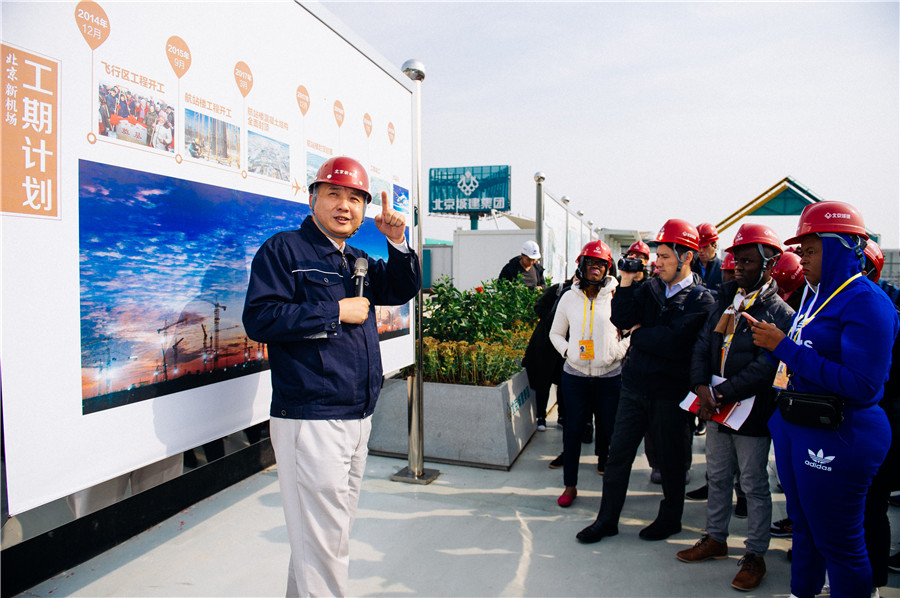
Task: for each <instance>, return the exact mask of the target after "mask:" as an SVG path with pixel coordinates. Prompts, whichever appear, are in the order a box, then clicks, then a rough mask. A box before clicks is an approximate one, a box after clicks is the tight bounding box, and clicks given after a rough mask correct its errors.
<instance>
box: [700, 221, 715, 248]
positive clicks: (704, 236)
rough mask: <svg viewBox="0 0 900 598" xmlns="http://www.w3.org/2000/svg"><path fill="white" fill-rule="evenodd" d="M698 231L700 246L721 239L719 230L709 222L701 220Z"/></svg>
mask: <svg viewBox="0 0 900 598" xmlns="http://www.w3.org/2000/svg"><path fill="white" fill-rule="evenodd" d="M697 233H698V234H699V235H700V247H706V246H707V245H710V244H712V243H715V242H716V241H718V240H719V231H717V230H716V227H715V226H713V225H712V224H710V223H709V222H701V223H700V224H699V225H698V226H697Z"/></svg>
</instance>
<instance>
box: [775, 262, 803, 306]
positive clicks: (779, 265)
mask: <svg viewBox="0 0 900 598" xmlns="http://www.w3.org/2000/svg"><path fill="white" fill-rule="evenodd" d="M772 278H774V279H775V282H777V283H778V294H779V295H781V298H782V299H784V298H785V297H787V296H788V295H790V294H791V293H793V292H794V291H796V290H797V288H798V287H800V285H801V284H803V268H802V267H801V266H800V256H799V255H797V254H796V253H794V252H793V251H785V252H784V253H782V254H781V257H780V258H778V262H776V264H775V267H774V268H772Z"/></svg>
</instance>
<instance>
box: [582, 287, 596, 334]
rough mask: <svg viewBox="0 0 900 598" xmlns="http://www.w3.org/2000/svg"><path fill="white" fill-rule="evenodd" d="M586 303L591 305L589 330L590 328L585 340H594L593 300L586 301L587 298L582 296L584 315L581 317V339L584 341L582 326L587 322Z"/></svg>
mask: <svg viewBox="0 0 900 598" xmlns="http://www.w3.org/2000/svg"><path fill="white" fill-rule="evenodd" d="M588 303H590V304H591V328H590V336H588V337H587V338H594V300H593V299H588V296H587V295H585V296H584V315H583V316H582V317H581V338H582V339H584V338H585V336H584V324H585V322H586V321H587V317H588Z"/></svg>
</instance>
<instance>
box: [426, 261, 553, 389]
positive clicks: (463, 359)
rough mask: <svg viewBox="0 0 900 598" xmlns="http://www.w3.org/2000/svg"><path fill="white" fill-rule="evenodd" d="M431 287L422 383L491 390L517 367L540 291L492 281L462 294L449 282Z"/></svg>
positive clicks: (427, 301)
mask: <svg viewBox="0 0 900 598" xmlns="http://www.w3.org/2000/svg"><path fill="white" fill-rule="evenodd" d="M432 288H433V292H432V295H431V296H430V297H429V298H428V299H427V300H426V302H425V306H424V307H425V310H424V314H423V317H422V319H423V336H424V338H423V345H424V359H423V363H422V370H423V374H424V379H425V380H426V381H428V382H445V383H449V384H472V385H478V386H495V385H497V384H500V383H501V382H502V381H504V380H507V379H509V378H510V377H512V375H513V374H515V373H516V372H518V371H519V370H520V369H521V367H522V366H521V363H522V357H523V356H524V354H525V347H526V346H527V345H528V339H529V338H530V337H531V332H532V331H533V330H534V326H535V324H536V323H537V315H536V314H535V312H534V303H535V301H536V300H537V299H538V297H539V296H540V293H541V291H540V290H533V289H528V288H527V287H526V286H525V285H523V284H521V283H515V282H509V281H506V280H495V281H491V282H487V283H483V284H482V286H480V287H476V288H475V289H472V290H469V291H460V290H459V289H456V288H455V287H453V285H452V284H451V282H450V280H449V279H447V278H443V279H441V280H439V281H438V282H437V283H435V284H434V286H433V287H432Z"/></svg>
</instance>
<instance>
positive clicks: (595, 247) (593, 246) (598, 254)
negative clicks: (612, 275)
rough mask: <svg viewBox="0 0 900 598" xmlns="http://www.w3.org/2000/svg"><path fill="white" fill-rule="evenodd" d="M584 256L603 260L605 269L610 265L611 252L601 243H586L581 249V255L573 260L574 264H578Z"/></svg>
mask: <svg viewBox="0 0 900 598" xmlns="http://www.w3.org/2000/svg"><path fill="white" fill-rule="evenodd" d="M584 256H587V257H593V258H596V259H598V260H604V261H605V262H606V267H607V268H609V267H610V266H611V265H612V252H611V251H610V250H609V246H608V245H607V244H606V243H604V242H603V241H591V242H590V243H587V244H586V245H585V246H584V247H582V248H581V253H579V254H578V257H577V258H575V263H576V264H580V263H581V258H582V257H584Z"/></svg>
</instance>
